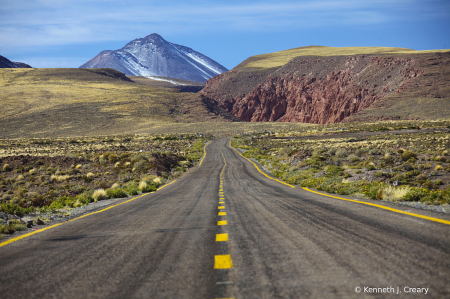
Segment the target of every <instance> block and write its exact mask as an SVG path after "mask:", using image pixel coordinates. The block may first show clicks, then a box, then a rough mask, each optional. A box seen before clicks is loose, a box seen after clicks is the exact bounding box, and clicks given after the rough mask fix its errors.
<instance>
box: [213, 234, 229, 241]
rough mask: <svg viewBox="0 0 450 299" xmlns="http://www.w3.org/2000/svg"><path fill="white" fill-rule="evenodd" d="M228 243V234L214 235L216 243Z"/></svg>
mask: <svg viewBox="0 0 450 299" xmlns="http://www.w3.org/2000/svg"><path fill="white" fill-rule="evenodd" d="M226 241H228V234H216V242H226Z"/></svg>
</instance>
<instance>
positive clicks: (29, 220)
mask: <svg viewBox="0 0 450 299" xmlns="http://www.w3.org/2000/svg"><path fill="white" fill-rule="evenodd" d="M21 220H22V222H24V223H25V224H26V225H27V227H28V228H30V227H32V226H33V218H31V217H23V218H22V219H21Z"/></svg>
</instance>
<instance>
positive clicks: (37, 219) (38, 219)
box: [34, 218, 45, 225]
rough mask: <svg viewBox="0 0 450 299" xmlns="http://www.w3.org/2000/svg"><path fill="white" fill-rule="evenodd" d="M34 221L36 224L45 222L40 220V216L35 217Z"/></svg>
mask: <svg viewBox="0 0 450 299" xmlns="http://www.w3.org/2000/svg"><path fill="white" fill-rule="evenodd" d="M34 223H36V225H44V224H45V222H44V221H42V220H41V219H40V218H35V219H34Z"/></svg>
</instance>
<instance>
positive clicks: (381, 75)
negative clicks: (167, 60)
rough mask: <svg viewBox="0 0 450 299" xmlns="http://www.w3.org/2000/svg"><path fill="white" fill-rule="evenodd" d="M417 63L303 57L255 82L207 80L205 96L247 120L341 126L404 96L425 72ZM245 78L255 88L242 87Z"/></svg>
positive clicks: (233, 77) (226, 77) (230, 77)
mask: <svg viewBox="0 0 450 299" xmlns="http://www.w3.org/2000/svg"><path fill="white" fill-rule="evenodd" d="M415 65H416V61H415V59H414V58H413V57H409V58H405V57H385V56H381V57H380V56H368V55H358V56H344V57H325V58H318V57H304V58H297V59H294V60H291V61H290V62H289V63H287V64H286V65H284V66H283V67H281V68H279V69H278V70H276V71H273V72H271V73H269V74H267V73H266V74H264V73H260V74H258V75H257V76H256V77H254V78H251V76H252V75H251V74H240V75H239V74H237V72H236V71H230V72H227V73H224V74H222V75H219V76H217V77H215V78H213V79H211V80H210V81H208V82H207V85H206V87H205V88H204V89H203V91H202V96H203V97H204V98H206V99H208V100H210V101H214V102H216V103H218V104H219V106H220V107H222V108H224V109H226V110H228V111H230V112H231V113H232V114H234V115H235V116H237V117H239V118H240V119H242V120H244V121H252V122H263V121H271V122H273V121H281V122H305V123H318V124H327V123H336V122H341V121H343V120H344V119H345V118H346V117H347V116H350V115H352V114H354V113H357V112H359V111H361V110H363V109H366V108H368V107H370V106H371V105H372V104H373V103H375V102H377V101H378V100H379V99H381V98H383V97H385V96H387V95H389V94H391V93H395V92H401V91H402V85H403V84H404V83H405V82H406V81H407V80H409V79H411V78H414V77H417V76H419V75H421V74H422V73H423V72H424V71H423V70H421V69H418V68H416V67H415ZM245 76H247V77H245ZM239 79H241V80H243V81H244V82H248V84H247V85H249V86H242V87H239V86H237V85H236V82H237V81H238V80H239ZM251 83H253V84H254V85H253V86H252V87H250V85H251ZM241 85H245V83H241ZM227 90H228V91H229V92H227Z"/></svg>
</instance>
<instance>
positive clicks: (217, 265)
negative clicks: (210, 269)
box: [214, 254, 233, 269]
mask: <svg viewBox="0 0 450 299" xmlns="http://www.w3.org/2000/svg"><path fill="white" fill-rule="evenodd" d="M231 268H233V261H232V260H231V256H230V255H229V254H223V255H216V256H215V257H214V269H231Z"/></svg>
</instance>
